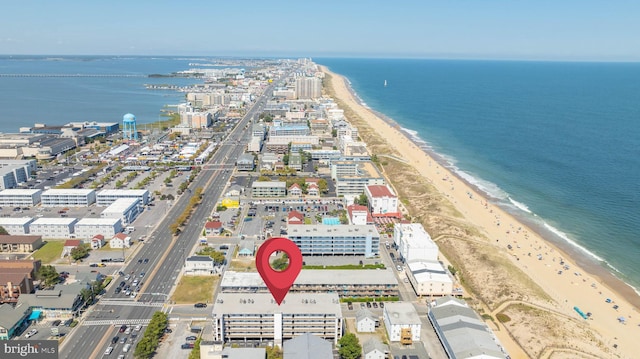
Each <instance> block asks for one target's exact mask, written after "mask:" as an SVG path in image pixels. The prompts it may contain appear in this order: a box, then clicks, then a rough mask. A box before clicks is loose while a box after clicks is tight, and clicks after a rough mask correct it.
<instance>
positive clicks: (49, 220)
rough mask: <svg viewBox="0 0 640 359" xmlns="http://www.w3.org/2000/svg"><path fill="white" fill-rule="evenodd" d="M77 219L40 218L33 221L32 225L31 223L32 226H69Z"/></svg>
mask: <svg viewBox="0 0 640 359" xmlns="http://www.w3.org/2000/svg"><path fill="white" fill-rule="evenodd" d="M77 220H78V219H77V218H58V217H42V218H38V219H36V220H35V221H33V223H31V225H32V226H35V225H40V226H43V225H45V226H46V225H71V224H73V223H74V222H76V221H77Z"/></svg>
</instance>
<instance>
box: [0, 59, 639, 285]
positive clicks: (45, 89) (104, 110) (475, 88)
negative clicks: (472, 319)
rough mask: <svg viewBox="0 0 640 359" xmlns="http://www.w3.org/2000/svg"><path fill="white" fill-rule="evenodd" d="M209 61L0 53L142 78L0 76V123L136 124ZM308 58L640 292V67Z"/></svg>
mask: <svg viewBox="0 0 640 359" xmlns="http://www.w3.org/2000/svg"><path fill="white" fill-rule="evenodd" d="M207 60H209V59H206V58H196V57H109V56H56V57H53V56H0V74H91V75H100V74H109V75H135V77H0V108H1V109H2V111H0V132H17V131H18V129H19V127H22V126H33V124H35V123H46V124H51V125H61V124H64V123H66V122H70V121H118V122H120V121H122V116H123V115H124V114H125V113H128V112H131V113H133V114H135V115H136V118H137V121H138V124H139V126H138V127H141V126H140V124H144V123H150V122H155V121H157V120H159V119H161V113H162V112H161V110H163V109H164V108H165V106H167V105H175V104H178V103H180V102H182V101H184V94H183V93H180V92H175V91H165V90H147V89H146V88H145V87H144V85H145V84H175V85H188V84H193V83H198V80H195V79H184V78H148V77H145V76H146V75H148V74H152V73H160V74H169V73H172V72H176V71H181V70H187V69H189V68H190V67H191V66H189V63H194V62H195V63H201V62H204V61H207ZM314 60H315V61H316V62H317V63H319V64H322V65H326V66H328V67H329V68H330V69H331V70H332V71H334V72H336V73H339V74H342V75H344V76H346V77H347V78H348V79H349V81H350V82H351V85H352V87H353V89H354V90H355V92H356V93H357V94H358V96H359V97H360V98H361V99H362V101H363V102H365V103H366V105H367V106H369V107H370V108H372V109H373V110H375V111H378V112H380V113H382V114H384V115H386V116H387V117H389V118H391V119H392V120H394V121H395V122H397V123H398V124H399V125H400V126H402V127H403V128H404V129H405V131H406V132H407V133H408V134H410V135H411V136H413V138H414V140H415V141H417V142H419V143H421V144H422V146H423V147H424V148H425V149H427V150H429V151H431V152H433V153H435V154H437V155H438V156H439V157H440V158H441V159H442V161H444V162H446V163H447V164H448V166H449V167H451V168H452V169H453V170H454V171H456V173H458V174H459V175H460V176H461V177H463V178H465V179H466V180H467V181H468V182H470V183H471V184H473V185H475V186H477V187H478V188H479V189H481V190H482V191H484V192H485V193H486V194H487V196H489V197H490V198H491V200H492V201H494V202H496V203H498V204H499V205H501V206H503V207H504V208H505V209H507V210H508V211H509V212H511V213H512V214H514V215H516V216H518V217H519V218H521V219H522V220H524V221H525V222H527V223H528V224H529V225H531V226H532V227H534V228H535V229H536V230H538V231H541V232H543V234H545V235H546V236H547V237H548V238H549V239H551V240H552V241H554V242H556V243H557V244H559V245H561V246H563V248H568V249H569V252H570V253H571V254H573V255H574V259H576V260H578V262H581V263H580V264H584V263H587V264H592V265H593V264H595V265H596V266H599V267H602V268H606V269H607V270H610V271H612V272H614V273H615V274H616V275H617V276H618V277H620V278H621V279H623V280H624V281H625V282H627V283H629V284H631V285H632V286H633V287H635V288H640V266H637V265H636V262H637V260H638V258H640V236H638V235H637V234H638V233H640V105H639V104H640V64H634V63H567V62H565V63H563V62H525V61H520V62H516V61H513V62H509V61H456V60H408V59H330V58H318V59H314ZM385 81H387V86H386V87H385V86H384V82H385ZM583 262H584V263H583Z"/></svg>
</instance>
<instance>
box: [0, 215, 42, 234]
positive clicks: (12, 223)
mask: <svg viewBox="0 0 640 359" xmlns="http://www.w3.org/2000/svg"><path fill="white" fill-rule="evenodd" d="M33 221H34V219H33V218H31V217H0V226H2V228H4V229H5V230H6V231H7V233H9V234H11V235H13V236H20V235H24V234H29V225H30V224H31V223H32V222H33Z"/></svg>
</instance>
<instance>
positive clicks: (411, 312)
mask: <svg viewBox="0 0 640 359" xmlns="http://www.w3.org/2000/svg"><path fill="white" fill-rule="evenodd" d="M382 315H383V318H384V325H385V326H386V329H387V336H388V337H389V340H390V341H392V342H400V343H402V344H411V343H412V342H415V341H419V340H420V330H421V329H422V322H421V321H420V317H419V316H418V312H417V311H416V308H414V307H413V304H411V303H409V302H389V303H386V304H385V305H384V310H383V311H382Z"/></svg>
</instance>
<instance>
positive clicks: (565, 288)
mask: <svg viewBox="0 0 640 359" xmlns="http://www.w3.org/2000/svg"><path fill="white" fill-rule="evenodd" d="M323 71H324V72H325V74H326V79H325V86H326V91H327V93H328V94H329V95H330V96H332V97H334V99H335V100H336V102H337V103H338V104H339V106H340V108H342V109H343V110H345V117H346V119H347V121H349V122H350V123H352V124H353V125H354V126H356V127H357V128H358V131H359V133H360V137H361V138H362V139H363V140H364V141H365V142H366V143H367V145H368V148H369V152H370V153H371V154H372V155H374V154H375V155H376V156H377V159H378V162H379V163H380V164H381V166H380V167H381V168H382V171H383V173H385V175H386V176H387V178H390V184H391V185H392V186H393V187H394V189H395V190H396V192H397V194H398V197H399V198H400V200H401V201H402V203H404V205H405V207H406V208H407V209H408V211H409V214H410V215H411V216H412V219H413V220H414V221H415V222H420V223H422V224H423V225H424V227H425V229H426V230H427V231H428V232H429V233H430V234H431V236H432V237H433V238H434V240H435V241H436V242H437V243H438V245H439V247H440V250H441V254H443V255H444V256H445V257H446V258H443V260H444V261H445V262H447V263H451V265H453V267H454V268H455V269H456V270H457V272H458V274H457V277H458V278H463V281H462V282H463V285H464V288H465V290H466V291H468V292H469V293H470V294H469V295H466V296H465V297H470V298H466V299H468V302H469V303H470V305H472V306H473V307H474V308H475V309H476V310H478V311H479V312H480V313H481V314H483V316H484V317H485V319H486V318H491V319H488V320H487V324H488V325H489V326H490V327H491V328H492V329H493V330H494V332H495V334H496V335H497V337H498V339H499V340H500V341H501V342H502V344H503V345H504V346H505V348H506V349H507V351H509V353H510V354H511V357H512V358H519V357H542V358H576V357H584V358H602V357H621V358H633V357H638V355H637V354H636V347H635V345H636V344H637V343H636V342H637V339H636V338H640V324H639V323H640V313H639V312H638V310H637V308H638V303H639V301H638V296H637V295H636V294H635V293H634V292H633V291H632V290H631V289H630V288H628V287H626V286H625V285H624V284H623V283H621V282H619V281H616V280H612V278H613V277H612V276H608V277H607V276H604V277H601V276H596V275H593V274H590V273H589V272H587V271H585V270H584V269H583V268H580V267H579V266H578V265H577V264H576V263H575V261H573V260H572V259H571V258H570V256H569V255H568V254H567V252H563V251H562V250H561V249H560V247H558V246H556V245H554V244H553V243H551V242H549V241H547V240H545V239H544V238H542V236H541V235H540V234H538V233H536V232H534V231H533V230H532V229H530V228H529V227H527V226H526V225H525V224H523V223H522V222H519V221H518V220H516V218H514V217H513V216H512V215H510V214H509V213H507V212H505V211H504V210H502V209H501V208H499V207H498V206H496V205H494V204H492V203H491V201H488V200H487V198H485V197H484V196H483V194H481V193H479V192H478V191H477V190H476V189H475V188H474V187H473V186H471V185H469V184H468V183H466V182H464V181H463V180H461V179H460V178H459V177H457V176H456V175H454V174H453V173H452V172H451V171H450V170H448V169H447V168H445V167H443V165H442V163H441V162H439V161H437V160H436V159H435V158H434V157H432V156H430V155H429V154H428V153H427V152H425V151H423V150H422V149H421V148H420V147H419V146H418V145H417V144H416V143H414V142H413V141H412V140H411V139H410V138H409V137H408V136H407V135H406V134H405V133H404V132H403V131H402V130H401V128H400V127H399V126H398V125H397V124H395V123H393V122H391V121H388V120H385V119H383V118H382V117H381V116H378V115H377V114H376V113H374V112H373V111H371V110H370V109H368V108H366V107H364V106H362V105H361V104H360V103H359V101H358V99H357V98H356V97H355V96H354V94H353V93H352V91H351V89H350V88H349V87H348V84H347V82H346V81H345V80H344V78H343V77H341V76H339V75H336V74H334V73H331V72H330V71H329V70H328V69H326V68H324V67H323ZM398 159H401V160H398ZM391 173H392V174H394V175H393V176H389V174H391ZM560 271H561V272H560ZM559 273H561V274H559ZM605 280H606V282H605ZM614 289H615V290H614ZM607 298H608V299H610V300H611V301H610V302H609V301H608V300H607ZM632 303H633V305H632ZM614 305H617V309H614V307H613V306H614ZM634 305H635V306H634ZM574 307H578V308H579V309H580V310H582V311H583V312H584V313H591V316H590V318H589V319H588V320H585V319H583V318H582V317H580V315H579V314H578V313H577V312H576V310H574ZM620 317H624V318H625V322H624V323H622V322H620V320H619V319H618V318H620Z"/></svg>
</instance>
